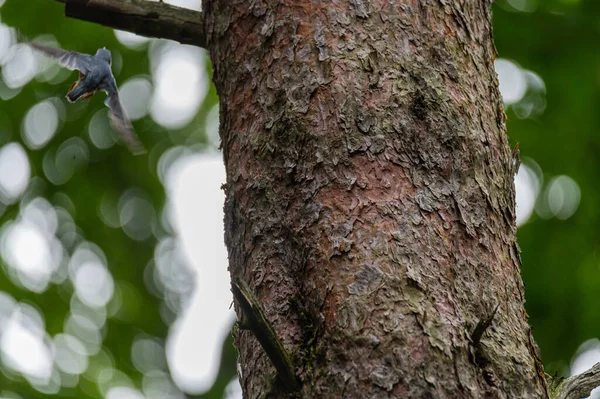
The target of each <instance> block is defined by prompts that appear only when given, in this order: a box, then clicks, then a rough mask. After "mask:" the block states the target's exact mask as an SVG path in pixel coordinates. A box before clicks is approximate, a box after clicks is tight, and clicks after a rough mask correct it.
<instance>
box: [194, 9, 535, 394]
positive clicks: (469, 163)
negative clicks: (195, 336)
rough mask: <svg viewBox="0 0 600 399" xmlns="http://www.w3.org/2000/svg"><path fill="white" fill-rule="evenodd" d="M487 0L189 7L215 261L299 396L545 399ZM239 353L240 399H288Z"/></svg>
mask: <svg viewBox="0 0 600 399" xmlns="http://www.w3.org/2000/svg"><path fill="white" fill-rule="evenodd" d="M490 3H491V2H490V1H479V0H478V1H476V0H463V1H445V0H422V1H411V0H402V1H401V0H397V1H393V0H370V1H369V0H336V1H325V0H310V1H309V0H294V1H283V0H279V1H275V0H254V1H248V0H204V4H203V14H204V26H205V38H206V43H207V47H208V49H209V52H210V55H211V58H212V62H213V67H214V82H215V84H216V86H217V90H218V93H219V96H220V99H221V105H220V107H221V127H220V134H221V138H222V142H223V151H224V160H225V164H226V168H227V184H226V186H225V190H226V204H225V229H226V237H225V239H226V243H227V246H228V250H229V262H230V265H229V268H230V272H231V274H232V276H234V277H237V278H240V279H242V280H244V281H246V282H247V283H248V284H249V286H250V287H251V288H252V289H253V291H254V293H255V294H256V296H257V298H258V299H259V301H260V302H261V303H262V305H263V307H264V309H265V314H266V316H267V317H268V319H269V320H270V322H271V323H272V324H273V327H274V330H275V331H276V333H277V335H278V336H279V338H280V339H281V341H282V343H283V345H284V346H285V347H286V349H287V350H288V352H289V353H290V354H291V357H292V359H293V361H294V364H295V367H296V373H297V376H298V378H299V380H300V382H301V384H302V387H301V391H300V393H298V394H297V396H298V397H303V398H342V397H343V398H409V397H410V398H483V397H490V398H543V397H546V396H547V393H546V383H545V380H544V377H543V369H542V366H541V363H540V361H539V355H538V350H537V346H536V344H535V342H534V341H533V338H532V335H531V330H530V327H529V325H528V323H527V320H526V316H525V315H526V313H525V312H524V307H523V306H524V292H523V284H522V280H521V275H520V258H519V250H518V246H517V245H516V241H515V234H516V227H515V222H514V220H515V215H514V208H515V203H514V198H515V195H514V185H513V176H514V168H513V166H512V156H511V150H510V147H509V143H508V139H507V136H506V133H505V116H504V111H503V108H502V104H501V98H500V93H499V91H498V83H497V78H496V73H495V71H494V64H493V63H494V58H495V49H494V47H493V43H492V33H491V22H490V18H491V16H490V13H491V11H490V7H491V4H490ZM494 310H496V312H494ZM237 311H238V313H239V312H240V309H239V307H238V308H237ZM486 319H487V320H489V326H487V325H485V323H484V324H482V323H480V322H481V321H486ZM478 326H479V328H477V327H478ZM482 327H483V328H482ZM475 330H478V332H477V333H475V334H474V331H475ZM236 345H237V347H238V349H239V352H240V357H239V363H240V365H241V384H242V388H243V391H244V393H245V397H247V398H282V397H286V395H287V394H286V392H285V389H284V387H282V384H280V383H279V382H278V380H276V379H275V369H274V368H273V366H272V365H271V363H270V362H269V360H268V358H267V356H266V355H265V353H264V351H263V349H262V348H261V347H260V346H259V344H258V342H257V340H256V339H255V337H254V336H253V335H252V333H251V332H250V331H240V332H239V333H237V334H236Z"/></svg>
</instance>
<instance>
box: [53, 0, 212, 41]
mask: <svg viewBox="0 0 600 399" xmlns="http://www.w3.org/2000/svg"><path fill="white" fill-rule="evenodd" d="M57 1H60V2H62V3H65V15H66V16H67V17H72V18H77V19H81V20H84V21H90V22H95V23H98V24H101V25H104V26H109V27H111V28H115V29H120V30H125V31H128V32H133V33H137V34H138V35H142V36H148V37H157V38H163V39H171V40H175V41H178V42H180V43H182V44H191V45H195V46H199V47H204V44H205V41H204V26H203V21H202V13H201V12H199V11H194V10H189V9H185V8H181V7H175V6H172V5H170V4H166V3H162V2H151V1H145V0H57Z"/></svg>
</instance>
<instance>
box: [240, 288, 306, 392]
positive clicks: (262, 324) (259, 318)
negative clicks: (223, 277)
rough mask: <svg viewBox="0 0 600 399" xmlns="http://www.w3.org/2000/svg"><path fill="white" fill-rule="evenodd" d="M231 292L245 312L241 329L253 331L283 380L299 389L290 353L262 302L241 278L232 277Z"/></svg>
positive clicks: (293, 387)
mask: <svg viewBox="0 0 600 399" xmlns="http://www.w3.org/2000/svg"><path fill="white" fill-rule="evenodd" d="M231 292H233V296H234V298H235V299H236V300H237V302H238V304H239V305H240V307H241V308H242V312H243V319H242V320H241V321H240V323H238V325H239V327H240V329H244V330H250V331H252V333H253V334H254V336H255V337H256V339H257V340H258V342H259V343H260V345H261V346H262V347H263V349H264V351H265V352H266V354H267V356H268V357H269V359H270V360H271V362H272V363H273V365H274V366H275V369H276V370H277V373H278V375H279V377H280V378H281V381H282V382H283V383H284V384H285V386H286V387H287V388H288V390H289V391H292V392H294V391H298V390H299V389H300V386H299V383H298V380H297V379H296V373H295V371H294V364H293V363H292V360H291V359H290V355H289V354H288V352H287V351H286V350H285V348H284V347H283V345H282V344H281V341H280V340H279V337H277V334H276V333H275V330H274V329H273V326H272V325H271V322H269V320H268V319H267V316H266V315H265V312H264V311H263V309H262V306H261V304H260V302H259V301H258V299H257V298H256V296H255V295H254V294H253V293H252V290H251V289H250V287H248V284H246V282H244V281H243V280H241V279H239V278H236V277H232V279H231Z"/></svg>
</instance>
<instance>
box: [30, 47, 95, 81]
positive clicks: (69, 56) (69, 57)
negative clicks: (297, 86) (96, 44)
mask: <svg viewBox="0 0 600 399" xmlns="http://www.w3.org/2000/svg"><path fill="white" fill-rule="evenodd" d="M29 45H30V46H31V47H33V48H34V49H36V50H38V51H41V52H42V53H44V54H46V55H47V56H49V57H52V58H56V59H57V60H58V63H59V65H60V66H63V67H65V68H67V69H70V70H71V71H72V70H75V69H77V70H79V71H81V73H83V74H84V75H87V74H88V72H89V69H90V62H89V58H90V57H91V56H90V55H88V54H82V53H78V52H77V51H67V50H63V49H60V48H54V47H48V46H44V45H41V44H38V43H33V42H30V43H29Z"/></svg>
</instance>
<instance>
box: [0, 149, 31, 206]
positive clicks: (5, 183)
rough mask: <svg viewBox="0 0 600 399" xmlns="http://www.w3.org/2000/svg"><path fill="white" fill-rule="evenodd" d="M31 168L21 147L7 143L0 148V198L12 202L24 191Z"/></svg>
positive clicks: (4, 201) (5, 201)
mask: <svg viewBox="0 0 600 399" xmlns="http://www.w3.org/2000/svg"><path fill="white" fill-rule="evenodd" d="M30 173H31V169H30V166H29V159H28V157H27V154H26V153H25V150H24V149H23V147H21V145H20V144H18V143H9V144H6V145H5V146H4V147H2V148H1V149H0V200H1V201H2V202H3V203H5V204H6V203H12V202H14V201H15V200H16V199H17V198H18V197H19V196H20V195H21V194H22V193H23V191H25V188H26V187H27V184H28V183H29V177H30Z"/></svg>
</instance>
